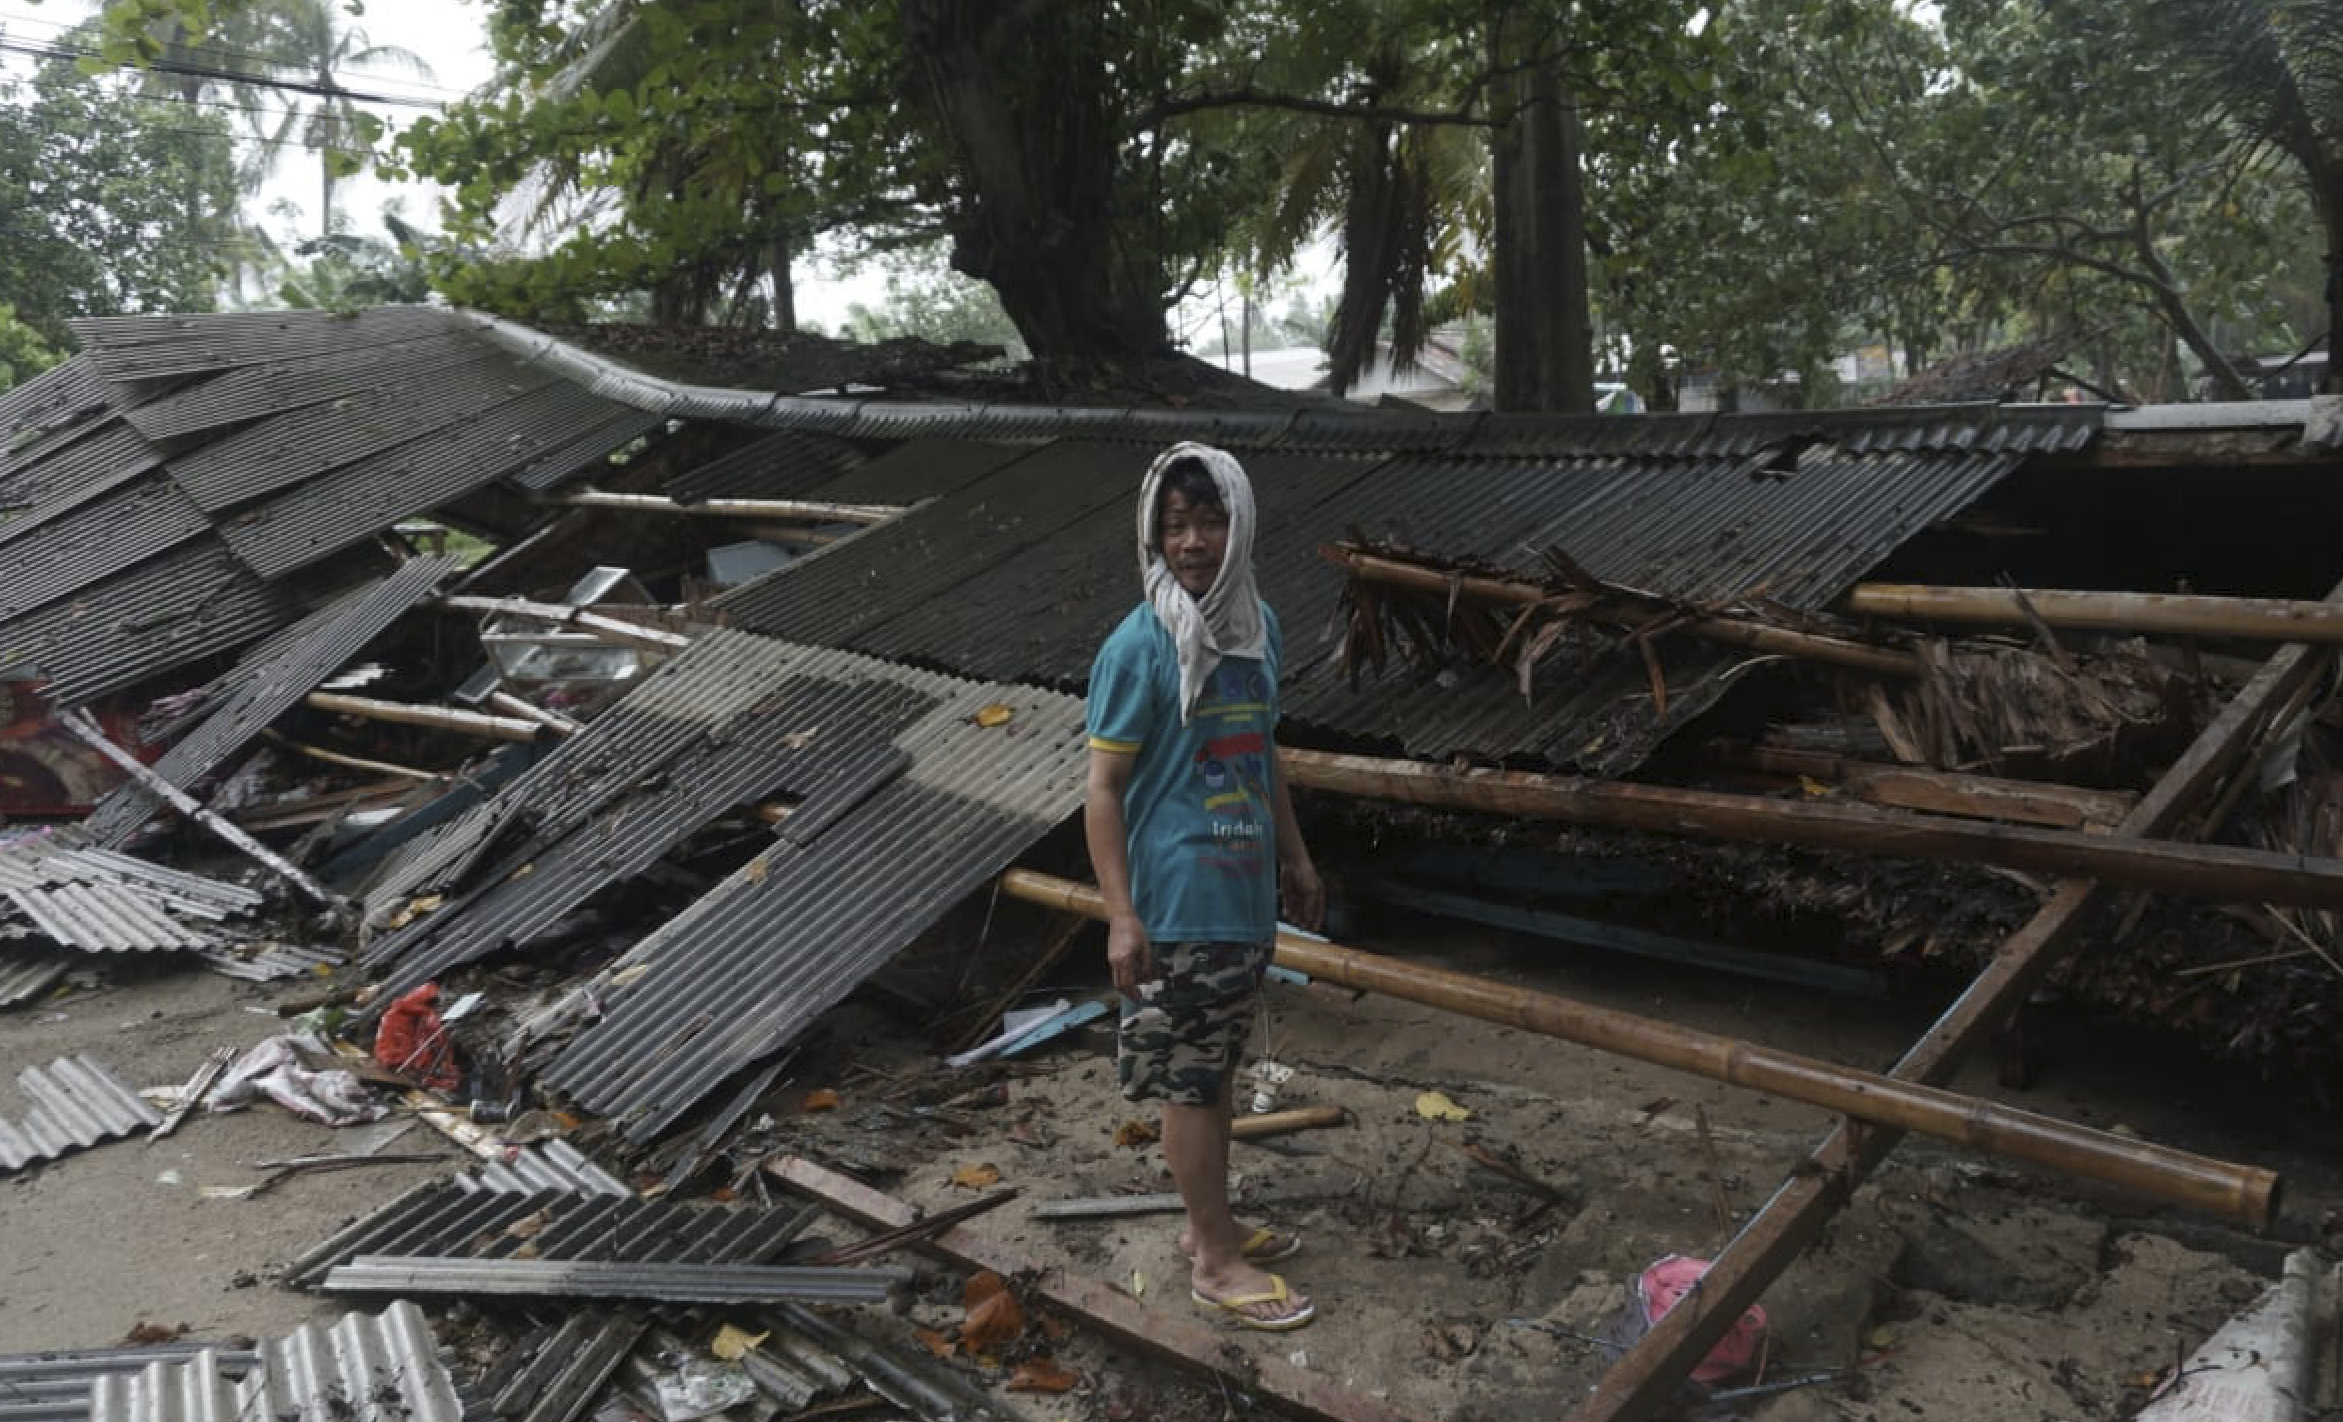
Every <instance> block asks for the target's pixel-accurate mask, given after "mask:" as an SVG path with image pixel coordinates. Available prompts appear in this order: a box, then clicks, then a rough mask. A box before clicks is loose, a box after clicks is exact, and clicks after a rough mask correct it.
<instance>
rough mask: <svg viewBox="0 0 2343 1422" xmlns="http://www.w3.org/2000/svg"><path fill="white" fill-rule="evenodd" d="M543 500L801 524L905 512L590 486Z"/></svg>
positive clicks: (894, 507) (879, 519) (895, 507)
mask: <svg viewBox="0 0 2343 1422" xmlns="http://www.w3.org/2000/svg"><path fill="white" fill-rule="evenodd" d="M543 502H545V503H549V504H556V505H559V506H562V507H564V508H573V509H629V510H633V511H635V512H638V513H670V514H696V515H700V516H703V517H709V518H769V519H779V520H783V521H796V522H800V523H864V524H869V523H885V522H887V521H888V520H889V519H895V518H901V517H902V516H903V515H904V513H905V512H907V510H906V509H905V508H904V507H903V506H902V505H899V504H833V503H823V502H820V501H818V500H812V499H701V500H699V501H698V502H696V503H689V504H685V503H678V502H676V501H675V500H674V499H670V498H667V497H665V496H664V495H660V494H606V493H602V492H600V491H599V490H593V489H589V490H586V491H585V492H583V493H577V494H559V495H555V496H554V497H552V498H549V499H546V500H544V501H543Z"/></svg>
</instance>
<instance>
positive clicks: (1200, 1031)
mask: <svg viewBox="0 0 2343 1422" xmlns="http://www.w3.org/2000/svg"><path fill="white" fill-rule="evenodd" d="M1269 954H1270V948H1269V945H1268V944H1266V943H1158V944H1156V945H1155V967H1156V971H1157V975H1158V976H1157V978H1156V980H1155V981H1154V982H1151V983H1144V984H1142V985H1141V988H1140V992H1141V997H1140V1000H1139V1001H1138V1002H1131V1001H1129V1000H1128V999H1125V1001H1124V1003H1123V1024H1122V1032H1121V1033H1120V1035H1119V1037H1118V1039H1117V1042H1116V1048H1117V1050H1116V1053H1115V1067H1116V1070H1117V1071H1118V1072H1119V1073H1120V1075H1121V1077H1122V1083H1123V1096H1124V1097H1125V1098H1126V1099H1127V1100H1131V1101H1162V1102H1165V1103H1167V1104H1170V1105H1173V1106H1210V1105H1212V1104H1214V1103H1215V1102H1218V1101H1220V1100H1221V1099H1222V1098H1223V1097H1224V1096H1226V1095H1227V1093H1228V1089H1229V1076H1230V1074H1231V1073H1232V1072H1234V1071H1235V1070H1236V1066H1237V1060H1238V1058H1239V1057H1241V1056H1243V1055H1244V1050H1245V1041H1246V1039H1247V1038H1248V1037H1249V1036H1250V1035H1251V1033H1252V1027H1253V1004H1254V1002H1255V1001H1256V1000H1257V999H1258V997H1259V993H1260V988H1261V977H1262V975H1263V974H1264V973H1266V972H1268V971H1269Z"/></svg>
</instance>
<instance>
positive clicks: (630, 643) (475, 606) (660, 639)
mask: <svg viewBox="0 0 2343 1422" xmlns="http://www.w3.org/2000/svg"><path fill="white" fill-rule="evenodd" d="M432 605H433V606H435V607H439V608H444V609H445V610H447V611H449V612H479V613H500V612H502V613H511V614H512V615H514V616H516V617H534V618H537V619H538V620H540V621H543V622H551V623H554V624H556V625H558V626H562V627H574V628H576V629H577V630H578V631H580V632H585V633H589V634H591V635H593V636H595V637H599V638H601V639H602V640H603V641H605V642H615V643H617V644H618V645H620V646H622V647H639V648H642V649H644V650H646V651H652V652H680V651H682V650H683V649H684V648H686V647H688V646H690V645H691V644H692V639H691V638H689V637H686V636H684V635H683V634H682V633H680V632H668V631H664V630H662V629H660V628H657V627H645V626H644V625H642V624H641V623H639V622H629V621H627V620H626V619H625V618H623V617H608V616H605V615H603V614H602V613H599V612H591V611H588V610H587V609H585V608H582V607H572V606H570V605H569V604H568V603H563V602H532V601H530V600H529V599H527V598H524V597H443V598H441V599H439V601H437V602H436V603H434V604H432Z"/></svg>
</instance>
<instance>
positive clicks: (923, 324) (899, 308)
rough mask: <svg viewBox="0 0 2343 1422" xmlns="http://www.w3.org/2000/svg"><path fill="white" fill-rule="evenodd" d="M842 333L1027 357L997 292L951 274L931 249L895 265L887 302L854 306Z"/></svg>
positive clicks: (899, 259) (854, 337) (864, 338)
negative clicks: (958, 344)
mask: <svg viewBox="0 0 2343 1422" xmlns="http://www.w3.org/2000/svg"><path fill="white" fill-rule="evenodd" d="M923 257H924V260H923V259H922V258H923ZM840 334H841V335H843V336H845V337H847V338H848V339H850V340H856V341H869V342H878V341H891V340H895V339H898V338H900V337H905V336H909V337H915V338H917V339H919V340H923V341H931V342H934V343H935V344H937V345H950V344H952V343H953V342H955V341H973V342H975V343H977V344H979V345H987V346H999V347H1000V348H1001V349H1002V350H1003V351H1004V352H1006V353H1007V355H1008V358H1009V359H1011V360H1023V359H1025V358H1026V354H1027V352H1026V349H1025V341H1024V338H1023V337H1022V336H1020V335H1018V333H1017V327H1016V324H1015V323H1014V322H1012V321H1011V320H1010V319H1009V315H1008V313H1007V312H1005V311H1003V310H1002V309H1001V303H1000V298H998V297H996V296H995V295H993V291H992V288H991V287H988V286H986V285H985V284H984V283H983V282H980V281H972V280H970V279H969V278H967V277H964V276H960V275H959V274H957V273H955V272H952V271H949V270H946V269H945V268H944V266H943V265H942V262H941V261H940V259H939V254H937V253H936V252H935V251H933V250H932V249H930V250H929V251H928V252H926V253H906V254H903V255H901V256H899V257H897V258H895V259H893V260H891V261H890V262H889V264H888V267H887V297H886V301H885V303H884V304H883V305H881V306H880V307H878V308H877V309H875V310H874V309H872V308H871V307H869V306H867V305H864V304H862V303H859V302H858V303H856V304H854V305H853V306H851V307H849V308H848V309H847V315H846V321H845V329H844V330H843V331H842V332H841V333H840Z"/></svg>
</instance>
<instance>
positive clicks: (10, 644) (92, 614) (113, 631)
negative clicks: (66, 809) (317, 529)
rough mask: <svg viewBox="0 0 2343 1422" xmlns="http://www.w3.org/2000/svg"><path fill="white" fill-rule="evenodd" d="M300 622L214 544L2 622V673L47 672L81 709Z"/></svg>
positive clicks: (292, 604) (283, 594)
mask: <svg viewBox="0 0 2343 1422" xmlns="http://www.w3.org/2000/svg"><path fill="white" fill-rule="evenodd" d="M300 615H301V605H300V603H299V602H298V601H296V600H295V598H294V596H293V594H292V593H291V592H290V591H288V590H287V589H284V588H281V587H274V586H271V585H269V584H266V583H263V582H262V581H261V580H260V579H259V578H257V577H254V576H253V575H252V573H251V572H250V571H249V570H247V569H246V568H245V567H244V565H243V564H241V563H239V562H237V561H236V558H235V556H234V555H233V554H231V553H229V552H228V550H227V548H226V547H225V546H224V545H222V544H221V543H220V542H219V541H218V540H217V539H216V538H212V537H209V536H206V537H204V538H202V539H199V540H197V541H196V542H195V543H193V544H190V545H189V546H187V547H185V548H181V549H177V550H175V551H174V552H172V553H171V554H169V555H168V556H166V557H164V558H162V559H159V560H157V561H154V562H151V563H148V564H146V565H145V566H143V567H139V568H135V569H133V570H131V571H129V572H126V573H122V574H118V575H117V576H115V577H113V578H110V579H107V580H106V581H105V582H102V583H99V584H97V585H95V586H92V587H88V588H84V589H82V590H81V591H80V592H78V593H76V594H75V595H74V596H73V597H72V598H71V600H69V601H66V602H60V603H57V604H55V605H53V606H51V607H49V608H47V609H45V610H43V611H41V612H38V613H35V614H33V615H31V616H28V617H20V618H15V619H12V620H9V621H5V622H0V671H14V670H19V669H23V668H34V669H37V670H39V671H40V672H41V673H42V674H43V675H44V676H45V677H47V679H48V682H49V693H50V695H52V696H53V697H54V698H55V699H56V700H57V701H58V702H59V703H61V704H63V705H68V706H72V705H80V704H82V703H85V702H88V701H90V700H93V699H95V698H97V697H99V696H103V695H105V694H106V693H107V692H109V691H116V690H119V689H121V688H122V687H125V686H129V685H131V684H132V683H134V682H137V681H141V680H144V679H145V678H147V677H150V676H155V675H159V674H160V673H162V672H166V671H169V670H171V669H172V668H174V667H179V666H184V665H186V664H187V663H189V662H192V661H196V660H199V659H200V658H203V657H207V656H211V655H214V654H216V653H219V652H227V651H233V650H235V649H236V648H238V647H241V646H243V645H244V644H246V643H247V642H251V641H253V640H254V639H256V638H258V637H261V636H263V635H265V634H266V633H268V632H270V631H271V630H273V629H275V628H277V627H280V626H282V625H284V624H285V623H287V622H291V621H292V620H293V619H295V618H296V617H299V616H300Z"/></svg>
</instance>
